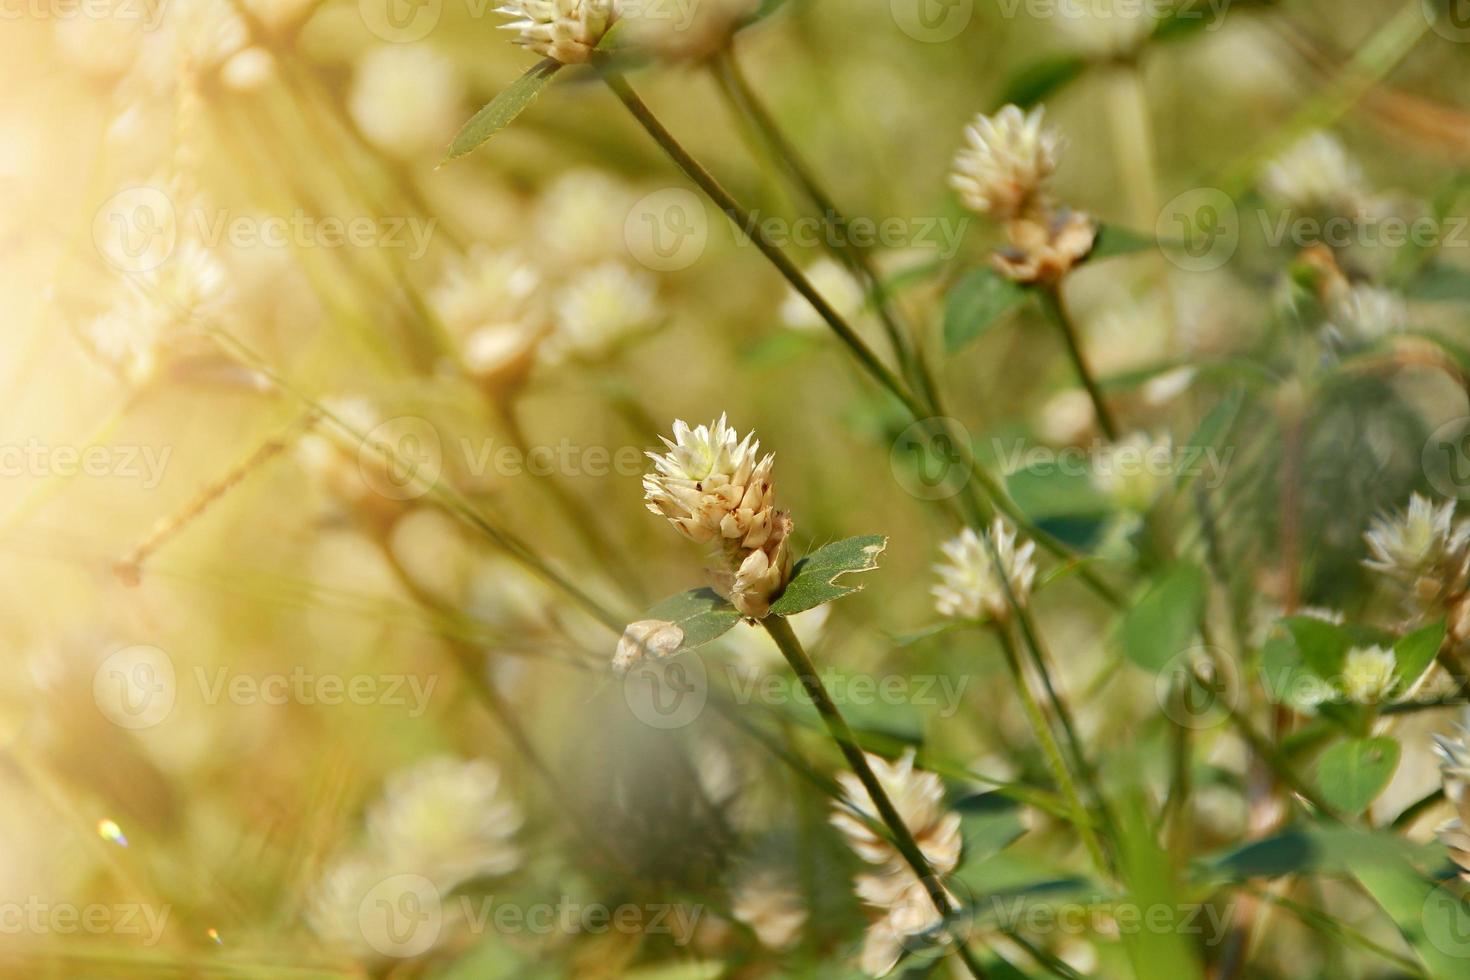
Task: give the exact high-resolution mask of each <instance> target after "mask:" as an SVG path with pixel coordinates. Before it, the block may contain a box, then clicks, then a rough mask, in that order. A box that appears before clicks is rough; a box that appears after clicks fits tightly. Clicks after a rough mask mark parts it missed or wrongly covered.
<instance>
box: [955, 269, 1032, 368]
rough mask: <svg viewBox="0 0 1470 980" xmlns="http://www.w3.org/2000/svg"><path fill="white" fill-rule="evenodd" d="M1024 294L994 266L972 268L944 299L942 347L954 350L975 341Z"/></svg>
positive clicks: (1021, 289) (1025, 294)
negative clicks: (993, 267) (990, 267)
mask: <svg viewBox="0 0 1470 980" xmlns="http://www.w3.org/2000/svg"><path fill="white" fill-rule="evenodd" d="M1027 295H1028V294H1027V292H1026V290H1025V289H1023V288H1021V287H1020V286H1018V285H1016V284H1015V283H1014V282H1011V281H1010V280H1009V279H1007V278H1006V277H1005V276H1003V275H1001V274H1000V273H999V272H996V271H995V270H994V269H985V268H981V269H971V270H970V271H969V272H967V273H965V275H964V278H962V279H961V280H960V281H959V282H957V283H955V285H954V288H952V289H951V290H950V291H949V296H948V297H947V298H946V300H945V308H944V349H945V350H947V351H949V352H950V353H954V352H955V351H957V350H959V349H960V348H961V347H964V346H965V345H966V344H968V343H970V342H971V341H973V340H975V339H976V338H977V337H979V336H980V335H981V334H983V333H984V332H985V331H986V330H988V329H990V327H992V326H993V325H994V324H995V322H996V321H997V320H999V319H1000V318H1001V316H1003V315H1004V314H1005V313H1007V312H1009V311H1010V310H1012V309H1014V308H1015V307H1017V306H1019V305H1020V304H1021V302H1022V301H1023V300H1025V299H1026V298H1027Z"/></svg>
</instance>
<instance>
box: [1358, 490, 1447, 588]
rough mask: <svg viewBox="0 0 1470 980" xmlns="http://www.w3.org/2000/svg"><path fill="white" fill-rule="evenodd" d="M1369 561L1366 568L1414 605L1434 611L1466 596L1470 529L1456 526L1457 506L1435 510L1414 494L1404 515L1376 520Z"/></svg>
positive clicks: (1368, 536) (1370, 533) (1368, 537)
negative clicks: (1437, 605)
mask: <svg viewBox="0 0 1470 980" xmlns="http://www.w3.org/2000/svg"><path fill="white" fill-rule="evenodd" d="M1363 538H1364V540H1365V541H1366V542H1367V544H1368V551H1369V555H1370V557H1368V558H1367V559H1365V560H1364V561H1363V564H1364V565H1365V566H1366V567H1368V568H1370V569H1372V570H1373V571H1375V572H1379V573H1381V574H1383V575H1384V576H1386V577H1387V578H1389V579H1391V580H1392V581H1394V582H1395V583H1397V584H1399V585H1400V586H1402V587H1404V588H1406V589H1408V590H1409V593H1410V597H1411V599H1412V600H1414V601H1415V602H1418V603H1420V604H1422V605H1425V606H1432V605H1433V604H1435V603H1437V602H1439V601H1440V600H1441V599H1442V598H1443V597H1445V596H1448V595H1453V594H1456V593H1458V592H1460V591H1462V590H1463V588H1464V584H1465V578H1466V575H1467V564H1470V526H1467V525H1466V524H1465V523H1464V522H1463V521H1460V522H1457V521H1456V520H1455V502H1454V501H1452V500H1451V501H1446V502H1445V503H1444V504H1442V505H1440V506H1435V505H1434V503H1433V502H1431V501H1430V500H1429V498H1428V497H1424V496H1421V495H1420V494H1417V493H1416V494H1414V495H1413V496H1412V497H1410V498H1409V506H1408V508H1407V509H1406V510H1404V511H1403V512H1402V513H1399V514H1394V515H1389V516H1386V517H1375V518H1374V519H1373V521H1372V524H1371V526H1370V527H1369V529H1368V531H1367V533H1365V534H1364V535H1363Z"/></svg>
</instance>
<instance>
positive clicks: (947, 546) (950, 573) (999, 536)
mask: <svg viewBox="0 0 1470 980" xmlns="http://www.w3.org/2000/svg"><path fill="white" fill-rule="evenodd" d="M987 541H988V544H987ZM990 545H993V546H994V549H995V555H996V556H998V557H999V558H1000V564H999V566H997V565H996V562H995V560H994V558H993V557H992V553H991V548H990ZM940 550H941V551H942V552H944V556H945V558H947V559H948V561H946V562H942V563H940V564H938V565H935V566H934V570H935V571H936V572H938V573H939V578H940V582H939V584H938V585H936V586H934V588H933V590H932V591H933V594H934V596H935V598H936V600H937V602H936V603H935V606H936V607H937V608H938V610H939V613H940V615H943V616H953V617H955V618H959V619H986V618H988V619H991V620H994V621H996V622H1004V621H1005V620H1007V619H1008V618H1009V617H1010V614H1011V605H1010V602H1009V600H1008V598H1007V596H1006V590H1005V585H1004V582H1009V583H1010V590H1011V592H1012V593H1013V594H1014V596H1015V599H1016V602H1018V603H1020V604H1022V605H1024V604H1025V602H1026V599H1027V597H1028V596H1029V595H1030V594H1031V585H1032V583H1033V582H1034V581H1035V579H1036V562H1035V553H1036V542H1034V541H1027V542H1025V543H1024V544H1022V543H1020V541H1019V539H1018V537H1017V534H1016V531H1015V530H1014V529H1013V528H1012V527H1011V526H1010V525H1009V524H1007V523H1006V521H1005V520H1004V519H1003V518H1000V517H997V518H996V519H995V523H994V524H992V525H991V527H990V530H989V531H987V532H986V533H985V537H981V536H980V535H979V534H976V533H975V530H974V529H973V528H968V527H967V528H965V529H964V530H963V531H961V532H960V533H959V535H958V536H956V537H955V538H952V539H951V540H949V541H947V542H945V543H944V544H943V545H941V546H940Z"/></svg>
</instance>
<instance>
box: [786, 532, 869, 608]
mask: <svg viewBox="0 0 1470 980" xmlns="http://www.w3.org/2000/svg"><path fill="white" fill-rule="evenodd" d="M887 547H888V539H887V538H885V537H884V536H883V535H881V534H868V535H864V536H862V537H856V538H848V539H847V540H845V541H837V542H835V543H833V544H829V545H824V546H823V547H821V548H818V549H817V550H816V551H813V552H812V553H811V554H809V555H807V556H806V557H805V558H803V559H802V560H801V561H799V562H797V563H796V567H795V568H793V569H792V570H791V581H790V582H788V583H787V585H786V591H784V592H782V593H781V596H780V598H778V599H777V600H776V601H775V602H773V603H771V613H772V615H776V616H794V615H796V614H797V613H800V612H806V611H807V610H808V609H813V608H815V607H817V606H820V605H822V604H823V603H827V602H831V601H832V600H834V599H841V598H842V597H843V596H849V595H852V594H853V593H854V592H860V591H862V588H863V587H862V586H861V585H848V584H846V583H845V582H841V583H840V582H838V581H837V580H838V579H840V578H842V576H844V575H850V574H854V573H856V572H870V571H872V570H873V569H875V568H877V567H878V556H879V555H881V554H883V550H884V549H885V548H887Z"/></svg>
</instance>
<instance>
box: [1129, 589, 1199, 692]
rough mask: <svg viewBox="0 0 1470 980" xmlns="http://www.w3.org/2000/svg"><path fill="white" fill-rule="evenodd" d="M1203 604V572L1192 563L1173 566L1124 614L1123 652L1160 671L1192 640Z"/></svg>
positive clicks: (1189, 644)
mask: <svg viewBox="0 0 1470 980" xmlns="http://www.w3.org/2000/svg"><path fill="white" fill-rule="evenodd" d="M1204 604H1205V576H1204V573H1203V572H1201V571H1200V570H1199V569H1198V568H1196V567H1195V566H1193V565H1176V566H1175V567H1174V568H1172V569H1170V570H1169V571H1168V572H1167V573H1166V574H1165V575H1164V577H1163V579H1161V580H1160V581H1159V583H1158V584H1157V585H1155V586H1154V587H1153V588H1152V589H1151V590H1149V592H1148V594H1147V595H1145V596H1144V597H1143V598H1142V599H1140V600H1139V601H1138V602H1137V603H1136V604H1135V605H1134V606H1133V608H1132V609H1130V610H1128V612H1127V613H1125V614H1124V616H1123V627H1122V631H1121V635H1122V641H1123V651H1124V653H1125V654H1126V655H1127V657H1128V659H1129V660H1131V661H1133V662H1134V663H1135V664H1137V665H1138V666H1140V667H1142V668H1144V669H1145V670H1148V671H1151V672H1153V673H1158V672H1159V671H1161V670H1163V669H1164V667H1165V666H1166V665H1167V664H1168V663H1169V661H1171V660H1172V659H1174V657H1176V656H1177V655H1178V654H1180V653H1183V652H1184V651H1185V650H1187V649H1189V647H1190V646H1191V645H1192V644H1193V643H1194V637H1195V631H1196V630H1197V628H1198V624H1199V617H1200V611H1201V610H1202V609H1203V608H1204Z"/></svg>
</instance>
